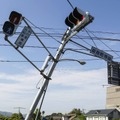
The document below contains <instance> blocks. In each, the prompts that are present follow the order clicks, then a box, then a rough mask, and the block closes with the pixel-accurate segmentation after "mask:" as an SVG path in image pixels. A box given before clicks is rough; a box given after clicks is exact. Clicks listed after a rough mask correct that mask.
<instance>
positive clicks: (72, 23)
mask: <svg viewBox="0 0 120 120" xmlns="http://www.w3.org/2000/svg"><path fill="white" fill-rule="evenodd" d="M93 19H94V18H93V17H92V16H91V15H90V14H89V13H88V12H84V11H82V10H81V9H79V8H77V7H76V8H75V9H74V10H73V12H72V13H70V15H69V16H68V17H67V18H66V19H65V23H66V25H67V26H68V29H67V30H66V32H65V33H64V35H63V37H62V40H61V41H62V42H61V43H60V46H59V48H58V50H57V52H56V55H55V56H54V57H53V56H52V54H51V53H50V52H49V50H48V49H47V47H46V46H45V45H44V44H43V42H42V41H41V40H40V38H39V37H38V36H37V35H36V33H35V32H34V31H33V30H32V28H31V27H30V25H29V24H28V23H27V21H26V19H25V18H24V17H22V15H21V14H20V13H17V12H15V11H13V12H12V13H11V14H10V17H9V21H8V22H5V24H4V25H3V32H4V34H5V40H6V41H7V42H8V43H9V44H10V45H11V46H13V47H14V48H15V49H16V50H17V51H18V52H19V53H20V54H21V55H22V56H23V57H24V58H25V59H26V60H27V61H28V62H29V63H30V64H32V65H33V66H34V67H35V68H36V69H37V70H38V71H39V72H40V74H41V75H42V76H43V78H44V83H43V85H42V87H41V89H39V90H38V92H37V94H36V97H35V99H34V101H33V103H32V105H31V107H30V110H29V112H28V114H27V115H26V118H25V120H31V118H32V115H33V113H34V111H35V109H36V107H37V105H38V103H39V102H40V100H41V104H40V108H39V110H40V109H41V106H42V103H43V100H44V97H45V93H46V90H47V87H48V84H49V81H50V80H51V76H52V74H53V72H54V69H55V67H56V65H57V63H58V62H59V61H60V57H61V55H62V54H63V53H64V52H63V50H64V48H65V46H66V44H67V43H68V41H69V40H70V38H71V37H72V36H74V35H76V34H77V33H78V32H79V31H80V30H81V29H83V28H84V27H85V26H87V25H88V24H89V23H91V22H92V21H93ZM21 20H23V21H24V22H25V23H26V25H27V27H26V28H24V29H25V31H27V32H28V33H29V36H30V35H31V33H32V34H34V36H35V37H36V38H37V39H38V40H39V42H40V43H41V44H42V46H43V47H44V48H45V50H46V51H47V52H48V54H49V55H48V56H47V58H46V60H45V62H44V64H43V66H42V69H41V70H39V68H38V67H37V66H36V65H35V64H33V63H32V62H31V61H30V60H29V59H28V58H27V57H26V56H25V55H24V54H23V53H22V52H21V51H20V50H19V49H18V48H19V47H21V48H23V47H24V45H25V43H26V41H27V40H28V38H29V36H27V38H26V39H25V38H22V37H23V36H26V34H25V35H24V34H23V33H24V32H23V33H22V35H21V36H19V37H18V39H17V42H15V43H16V45H14V44H13V43H11V41H10V40H9V39H8V37H9V36H12V35H13V34H15V31H16V26H17V27H18V25H19V24H20V22H21ZM9 28H12V30H10V31H8V30H9ZM28 33H27V34H28ZM16 46H17V47H16ZM66 60H67V59H66ZM71 60H72V61H74V60H73V59H71ZM50 61H51V62H50ZM49 62H50V64H51V65H50V67H49V69H48V71H47V73H45V70H46V68H47V66H48V63H49ZM18 109H19V112H20V109H21V107H18Z"/></svg>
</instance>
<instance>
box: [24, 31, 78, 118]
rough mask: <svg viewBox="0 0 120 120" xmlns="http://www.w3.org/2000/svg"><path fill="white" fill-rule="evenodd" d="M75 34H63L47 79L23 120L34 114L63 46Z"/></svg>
mask: <svg viewBox="0 0 120 120" xmlns="http://www.w3.org/2000/svg"><path fill="white" fill-rule="evenodd" d="M75 34H76V32H72V33H71V32H70V30H67V31H66V33H65V35H64V37H63V39H62V42H61V44H60V46H59V48H58V51H57V53H56V55H55V57H54V60H53V62H52V63H51V66H50V68H49V70H48V73H47V75H46V76H47V77H45V82H44V84H43V86H42V88H41V89H39V91H38V93H37V95H36V97H35V99H34V101H33V103H32V105H31V107H30V111H29V112H28V114H27V116H26V118H25V120H30V119H31V117H32V114H33V113H34V111H35V109H36V107H37V105H38V103H39V101H40V99H41V97H42V95H43V93H44V90H45V88H46V86H47V85H48V84H49V80H50V77H51V75H52V73H53V71H54V69H55V67H56V65H57V62H58V61H59V59H60V57H61V55H62V53H63V49H64V47H65V45H66V44H67V42H68V41H69V39H70V38H71V37H72V36H73V35H75Z"/></svg>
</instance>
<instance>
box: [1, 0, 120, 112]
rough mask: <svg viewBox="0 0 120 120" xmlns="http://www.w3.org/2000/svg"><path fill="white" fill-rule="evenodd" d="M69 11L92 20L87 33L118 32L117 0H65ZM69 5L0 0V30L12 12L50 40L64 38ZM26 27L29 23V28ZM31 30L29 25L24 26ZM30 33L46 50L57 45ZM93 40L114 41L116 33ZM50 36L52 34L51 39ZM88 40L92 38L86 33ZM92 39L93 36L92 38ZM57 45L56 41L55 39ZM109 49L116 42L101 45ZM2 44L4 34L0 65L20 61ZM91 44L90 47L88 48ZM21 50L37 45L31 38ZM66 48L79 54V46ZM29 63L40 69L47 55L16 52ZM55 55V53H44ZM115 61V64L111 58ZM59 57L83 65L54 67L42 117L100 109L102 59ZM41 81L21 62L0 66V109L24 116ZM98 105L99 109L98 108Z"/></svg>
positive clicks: (103, 77) (67, 54) (55, 1)
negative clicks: (82, 13) (78, 10)
mask: <svg viewBox="0 0 120 120" xmlns="http://www.w3.org/2000/svg"><path fill="white" fill-rule="evenodd" d="M71 3H72V5H73V6H74V7H76V6H77V7H79V8H81V9H82V10H83V11H88V12H90V14H91V15H92V16H94V18H95V19H94V21H93V22H92V23H91V24H90V25H88V26H87V29H88V30H90V31H103V32H110V33H111V32H112V33H120V32H119V31H120V27H119V19H120V15H119V11H120V7H119V4H120V1H113V0H111V1H109V0H100V1H96V0H91V1H82V0H71ZM72 10H73V9H72V8H71V6H70V5H69V4H68V2H67V0H59V1H58V0H36V1H35V0H25V1H23V0H22V1H17V2H16V0H9V2H8V0H1V4H0V16H1V17H0V25H1V26H0V29H1V30H0V31H2V25H3V24H4V22H5V21H7V20H8V17H9V14H10V12H11V11H17V12H19V13H21V14H22V15H23V16H24V17H26V18H27V19H28V20H30V21H31V22H32V23H33V24H34V25H36V26H37V27H40V28H42V29H43V30H44V31H46V32H48V33H54V34H55V35H57V34H58V35H60V34H64V32H65V30H66V29H67V26H66V25H65V23H64V20H65V18H66V17H67V16H68V15H69V13H70V12H72ZM29 24H30V23H29ZM30 25H31V26H33V25H32V24H30ZM23 26H25V24H24V22H22V24H21V25H20V27H19V28H18V32H20V31H21V30H22V28H23ZM33 30H34V31H35V32H36V33H40V35H39V37H40V39H41V40H42V42H43V43H44V44H45V45H46V46H47V47H55V48H58V47H59V43H58V42H57V41H55V40H54V39H52V38H51V37H45V34H44V35H42V34H43V32H42V31H41V30H39V29H37V28H34V27H33ZM94 34H95V36H97V37H106V38H116V39H119V37H120V34H108V33H104V34H103V33H100V32H99V33H98V32H97V33H94ZM51 35H53V34H51ZM78 35H79V36H84V35H85V36H88V34H87V33H86V32H85V31H81V32H80V33H79V34H78ZM90 35H91V36H93V34H91V33H90ZM17 37H18V35H13V36H12V37H10V38H9V39H10V41H11V42H13V43H14V41H15V40H16V39H17ZM93 37H94V36H93ZM55 38H56V39H57V40H58V41H61V37H57V36H55ZM72 40H74V41H76V42H78V43H80V44H82V45H84V46H86V47H88V48H90V47H91V46H94V43H93V42H92V40H89V39H85V41H86V42H87V43H86V42H84V41H82V40H81V39H76V38H72ZM103 42H104V43H105V44H106V45H107V46H109V47H110V48H111V49H113V50H117V51H119V50H120V48H119V42H117V41H103ZM95 43H96V46H97V47H98V48H99V49H102V50H109V49H108V47H106V45H104V44H103V43H102V42H101V41H95ZM4 45H8V43H7V42H6V41H5V40H4V34H2V33H1V34H0V61H1V60H3V61H6V60H9V61H24V60H25V59H24V58H23V57H22V56H21V55H20V54H19V53H18V52H17V51H16V50H15V49H13V48H12V47H10V46H4ZM90 45H91V46H90ZM26 46H39V47H42V46H41V44H40V43H39V42H38V41H37V39H36V38H35V37H34V36H31V37H30V39H29V40H28V41H27V43H26ZM66 48H74V49H80V47H78V46H76V45H74V44H72V43H68V44H67V46H66ZM20 50H21V51H22V52H23V53H24V54H25V55H26V56H28V58H29V59H30V60H32V61H35V60H36V61H41V62H37V63H35V64H36V65H37V66H38V67H39V68H41V66H42V64H43V62H42V61H44V60H45V58H46V56H47V55H48V53H47V52H46V51H45V50H44V49H40V48H29V47H24V48H23V49H20ZM49 50H50V52H51V53H52V54H53V55H55V53H56V51H57V49H49ZM109 54H112V55H113V56H114V60H115V61H119V60H120V57H119V56H120V53H119V52H118V53H117V54H118V55H116V54H115V53H113V52H109ZM116 57H118V58H117V59H115V58H116ZM62 58H75V59H80V60H85V61H86V63H87V64H86V65H84V66H81V65H79V64H78V63H76V62H60V63H58V65H57V67H56V69H55V71H54V74H53V75H52V80H51V81H50V84H49V87H48V91H47V94H46V97H45V101H44V103H43V107H42V110H45V111H46V114H51V113H53V112H62V113H67V112H70V111H71V110H72V109H73V108H80V109H81V110H82V109H85V110H86V111H88V110H91V109H100V108H102V109H103V108H105V104H106V88H103V87H102V85H104V84H105V85H107V84H108V83H107V63H106V62H105V61H104V60H101V59H99V60H94V59H96V58H95V57H91V56H87V55H83V54H78V53H75V52H71V51H66V52H65V54H64V55H63V56H62ZM41 78H42V76H40V74H39V72H38V71H37V70H36V69H35V68H34V67H33V66H32V65H30V64H29V63H27V62H0V96H1V97H0V98H1V99H0V110H1V111H12V112H17V110H16V109H14V107H24V108H25V109H24V110H22V111H21V112H23V113H27V112H28V111H29V108H30V106H31V104H32V102H33V99H34V97H35V95H36V93H37V91H38V90H37V89H36V85H37V83H38V81H39V80H40V84H39V86H41V85H42V81H43V80H42V79H41ZM98 103H99V104H98Z"/></svg>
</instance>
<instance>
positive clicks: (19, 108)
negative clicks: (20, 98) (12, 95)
mask: <svg viewBox="0 0 120 120" xmlns="http://www.w3.org/2000/svg"><path fill="white" fill-rule="evenodd" d="M14 109H18V113H21V112H20V110H21V109H25V108H23V107H14Z"/></svg>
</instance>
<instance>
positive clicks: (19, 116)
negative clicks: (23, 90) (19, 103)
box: [9, 113, 24, 120]
mask: <svg viewBox="0 0 120 120" xmlns="http://www.w3.org/2000/svg"><path fill="white" fill-rule="evenodd" d="M9 120H24V118H23V115H22V114H21V113H19V114H17V113H14V114H12V116H11V117H10V118H9Z"/></svg>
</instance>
